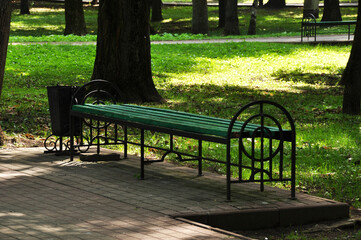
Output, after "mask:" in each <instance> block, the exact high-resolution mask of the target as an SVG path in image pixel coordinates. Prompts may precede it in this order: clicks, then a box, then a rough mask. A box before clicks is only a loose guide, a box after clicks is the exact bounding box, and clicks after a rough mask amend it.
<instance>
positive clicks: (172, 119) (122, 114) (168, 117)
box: [72, 104, 291, 139]
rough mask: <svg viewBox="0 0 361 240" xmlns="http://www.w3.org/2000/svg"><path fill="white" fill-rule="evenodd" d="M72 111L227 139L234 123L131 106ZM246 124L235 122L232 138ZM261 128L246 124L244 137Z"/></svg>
mask: <svg viewBox="0 0 361 240" xmlns="http://www.w3.org/2000/svg"><path fill="white" fill-rule="evenodd" d="M72 111H74V112H79V113H83V114H84V113H85V114H90V115H96V116H102V117H108V118H112V119H118V120H123V121H127V122H132V123H139V124H144V125H148V126H153V127H164V128H169V129H173V130H180V131H184V132H192V133H196V134H203V135H213V136H217V137H222V138H226V137H227V134H228V128H229V125H230V123H231V120H228V119H222V118H216V117H209V116H204V115H199V114H192V113H186V112H180V111H174V110H169V109H161V108H152V107H142V106H137V105H129V104H121V105H119V104H111V105H93V104H85V105H74V106H73V107H72ZM242 127H243V122H239V121H237V122H235V125H234V127H233V129H232V136H231V137H232V138H235V137H239V132H240V131H241V129H242ZM258 128H259V125H256V124H247V126H246V129H245V130H244V134H243V137H244V138H247V137H251V136H252V135H253V134H254V132H255V130H257V129H258ZM267 128H268V130H269V131H270V133H271V134H272V137H273V138H275V139H279V129H278V128H276V127H267ZM290 134H291V131H289V130H284V131H283V137H284V138H286V139H288V138H289V137H290Z"/></svg>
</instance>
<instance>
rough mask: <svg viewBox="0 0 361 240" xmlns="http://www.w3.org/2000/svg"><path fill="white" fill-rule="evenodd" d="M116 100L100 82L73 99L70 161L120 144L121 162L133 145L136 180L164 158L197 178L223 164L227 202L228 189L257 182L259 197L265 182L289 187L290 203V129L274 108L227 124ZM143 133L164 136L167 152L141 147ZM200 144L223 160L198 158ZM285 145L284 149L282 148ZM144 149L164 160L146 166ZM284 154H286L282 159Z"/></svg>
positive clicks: (259, 106) (263, 105)
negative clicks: (133, 133) (172, 157)
mask: <svg viewBox="0 0 361 240" xmlns="http://www.w3.org/2000/svg"><path fill="white" fill-rule="evenodd" d="M107 88H108V89H107ZM119 99H121V93H120V91H119V90H118V89H117V87H115V86H114V85H113V84H111V83H109V82H107V81H104V80H93V81H91V82H89V83H87V84H85V85H84V86H83V87H81V88H79V89H78V91H77V92H76V93H75V94H74V96H73V100H72V103H73V104H72V106H71V110H70V116H71V121H70V122H71V123H70V128H71V134H70V135H71V140H70V150H71V154H70V155H71V160H73V158H74V151H75V149H76V148H79V149H81V148H82V147H84V146H92V145H96V146H97V153H98V154H99V153H100V147H101V146H102V145H110V144H123V145H124V158H127V148H128V144H134V145H138V146H140V178H141V179H144V178H145V165H146V164H149V163H155V162H160V161H164V160H165V158H166V157H167V155H169V154H176V156H177V157H178V159H179V161H197V163H198V175H202V174H203V172H202V161H210V162H216V163H220V164H225V165H226V169H227V170H226V181H227V199H228V200H230V199H231V184H232V183H240V182H259V183H260V189H261V191H263V190H264V183H266V182H278V181H281V182H290V183H291V197H292V198H295V161H296V152H295V151H296V147H295V127H294V123H293V120H292V118H291V116H290V115H289V113H288V112H287V111H286V110H285V109H284V108H283V107H282V106H280V105H278V104H277V103H274V102H269V101H257V102H253V103H250V104H248V105H246V106H244V107H242V108H241V109H240V110H239V111H238V112H237V113H236V114H235V115H234V117H233V118H232V119H231V120H228V119H221V118H216V117H209V116H204V115H200V114H192V113H186V112H179V111H174V110H168V109H160V108H153V107H144V106H137V105H130V104H119V103H117V101H118V100H119ZM267 106H270V107H271V108H272V109H273V110H276V112H277V113H276V114H277V116H278V117H279V116H281V115H282V116H284V118H285V119H286V121H285V122H286V123H285V124H287V126H288V127H289V128H287V129H286V128H284V127H283V125H284V123H281V122H279V121H278V120H277V119H276V118H275V117H273V116H271V115H269V114H268V113H266V109H267ZM248 109H255V110H256V111H257V112H256V113H255V114H254V115H253V116H249V117H248V119H246V120H245V121H239V118H240V116H241V115H242V114H243V113H245V112H246V111H247V110H248ZM78 118H81V119H83V125H84V126H83V127H82V129H83V130H82V131H81V132H82V133H81V136H80V138H79V139H80V141H75V138H76V136H74V122H75V121H77V119H78ZM256 119H258V120H256ZM269 121H271V122H274V126H266V125H265V124H266V122H267V123H268V122H269ZM254 122H258V123H254ZM128 128H133V129H139V130H140V136H139V137H140V141H138V142H136V141H131V140H130V139H129V133H128ZM114 129H115V130H114ZM145 131H149V132H150V134H154V133H155V132H158V133H163V134H166V135H169V141H167V143H164V145H168V146H161V147H159V146H150V145H149V144H146V142H145ZM119 132H122V133H121V134H120V133H119ZM111 133H112V134H111ZM111 135H112V136H111ZM85 136H88V137H87V140H86V141H83V139H84V138H86V137H85ZM174 136H179V137H184V138H190V139H195V140H196V141H197V145H198V148H197V154H192V153H190V152H189V151H183V152H182V151H180V150H179V149H177V148H176V147H175V142H174ZM204 141H206V142H211V143H219V144H224V145H225V146H226V147H225V160H224V159H213V158H210V157H207V156H204V155H203V142H204ZM287 143H288V145H289V147H285V145H287ZM257 147H258V148H259V149H257ZM146 148H153V149H158V150H161V151H163V152H164V154H163V155H162V157H161V158H160V159H158V160H147V159H146V157H145V153H146V151H145V149H146ZM234 149H236V150H234ZM286 149H287V150H288V153H285V150H286ZM275 166H277V167H275ZM234 169H236V170H238V171H237V173H238V174H236V175H238V176H237V178H232V172H233V171H234ZM246 173H248V174H246Z"/></svg>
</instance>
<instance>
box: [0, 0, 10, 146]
mask: <svg viewBox="0 0 361 240" xmlns="http://www.w3.org/2000/svg"><path fill="white" fill-rule="evenodd" d="M10 19H11V0H2V1H0V99H1V92H2V86H3V80H4V73H5V63H6V55H7V49H8V43H9V32H10ZM4 141H5V137H4V133H3V131H2V129H1V126H0V146H2V145H4Z"/></svg>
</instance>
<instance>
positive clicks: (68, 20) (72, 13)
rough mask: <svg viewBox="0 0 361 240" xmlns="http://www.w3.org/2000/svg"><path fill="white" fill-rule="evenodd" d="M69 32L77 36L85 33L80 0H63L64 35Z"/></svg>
mask: <svg viewBox="0 0 361 240" xmlns="http://www.w3.org/2000/svg"><path fill="white" fill-rule="evenodd" d="M69 34H74V35H78V36H83V35H86V34H87V30H86V25H85V19H84V11H83V1H82V0H65V31H64V35H69Z"/></svg>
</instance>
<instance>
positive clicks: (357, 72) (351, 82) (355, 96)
mask: <svg viewBox="0 0 361 240" xmlns="http://www.w3.org/2000/svg"><path fill="white" fill-rule="evenodd" d="M360 3H361V2H360V0H359V4H360ZM360 19H361V8H358V16H357V24H356V30H355V37H354V41H353V44H352V49H351V54H350V58H349V60H348V63H347V66H346V68H345V71H344V72H343V74H342V79H341V84H344V85H345V90H344V94H343V104H342V105H343V107H342V111H343V112H344V113H348V114H359V113H360V112H361V111H360V110H361V109H360V102H361V22H360Z"/></svg>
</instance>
